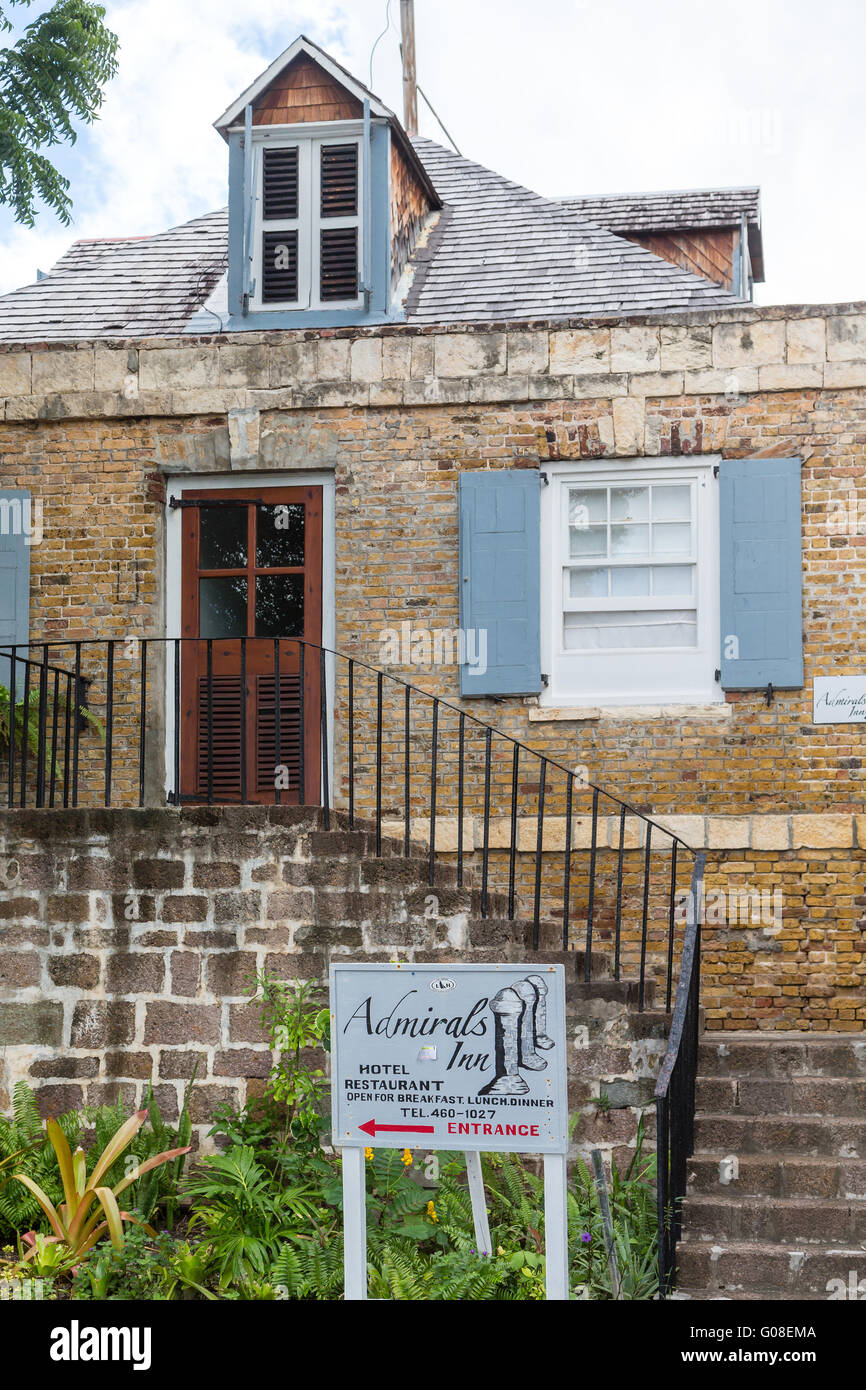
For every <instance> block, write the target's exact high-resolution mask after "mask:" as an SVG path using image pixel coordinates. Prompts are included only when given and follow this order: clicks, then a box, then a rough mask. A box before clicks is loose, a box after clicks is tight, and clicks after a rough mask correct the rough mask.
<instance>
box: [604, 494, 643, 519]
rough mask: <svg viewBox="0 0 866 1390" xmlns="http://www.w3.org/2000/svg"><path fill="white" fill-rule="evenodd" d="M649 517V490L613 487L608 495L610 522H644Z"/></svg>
mask: <svg viewBox="0 0 866 1390" xmlns="http://www.w3.org/2000/svg"><path fill="white" fill-rule="evenodd" d="M648 517H649V489H648V488H645V487H615V488H612V489H611V494H610V519H611V521H646V520H647V518H648Z"/></svg>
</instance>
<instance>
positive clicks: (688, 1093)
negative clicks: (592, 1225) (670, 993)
mask: <svg viewBox="0 0 866 1390" xmlns="http://www.w3.org/2000/svg"><path fill="white" fill-rule="evenodd" d="M705 861H706V856H705V855H704V853H703V852H700V853H699V854H697V855H696V857H695V865H694V870H693V872H692V881H691V886H690V889H689V896H688V899H687V903H686V932H685V939H684V941H683V950H682V955H681V957H680V975H679V981H678V983H677V995H676V1001H675V1003H674V1012H673V1018H672V1020H671V1029H670V1033H669V1035H668V1043H667V1049H666V1051H665V1055H664V1059H663V1061H662V1065H661V1067H660V1068H659V1075H658V1080H657V1082H656V1087H655V1102H656V1163H657V1177H656V1184H657V1186H656V1198H657V1221H658V1269H659V1293H660V1296H661V1297H662V1298H665V1297H666V1296H667V1294H668V1293H669V1292H670V1291H671V1289H672V1287H673V1284H674V1282H675V1279H676V1251H677V1243H678V1241H679V1238H680V1235H681V1232H682V1203H683V1199H684V1198H685V1195H686V1182H687V1171H686V1170H687V1162H688V1159H689V1158H691V1156H692V1153H693V1152H694V1130H695V1084H696V1080H697V1062H698V1047H699V1037H700V979H701V923H700V919H701V910H700V903H701V900H702V895H703V880H704V867H705Z"/></svg>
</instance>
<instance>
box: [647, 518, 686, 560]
mask: <svg viewBox="0 0 866 1390" xmlns="http://www.w3.org/2000/svg"><path fill="white" fill-rule="evenodd" d="M691 552H692V528H691V526H690V525H689V523H688V522H687V521H663V522H656V523H654V524H653V554H654V555H690V554H691Z"/></svg>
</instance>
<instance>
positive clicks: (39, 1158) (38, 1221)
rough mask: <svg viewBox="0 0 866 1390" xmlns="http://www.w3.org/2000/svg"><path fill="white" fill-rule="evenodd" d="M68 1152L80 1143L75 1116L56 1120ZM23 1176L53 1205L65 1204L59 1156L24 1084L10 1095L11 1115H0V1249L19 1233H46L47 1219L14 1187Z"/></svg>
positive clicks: (32, 1199) (25, 1192)
mask: <svg viewBox="0 0 866 1390" xmlns="http://www.w3.org/2000/svg"><path fill="white" fill-rule="evenodd" d="M58 1124H59V1125H60V1128H61V1130H62V1131H63V1133H64V1135H65V1136H66V1140H67V1142H68V1144H69V1146H70V1148H75V1147H76V1146H77V1145H78V1143H79V1142H80V1138H81V1122H80V1120H79V1117H78V1115H76V1114H75V1113H70V1114H68V1115H61V1116H60V1119H59V1121H58ZM15 1173H25V1174H26V1175H27V1176H28V1177H29V1178H31V1179H32V1180H33V1181H34V1182H35V1183H36V1184H37V1185H38V1186H39V1187H40V1188H41V1190H42V1191H43V1192H44V1193H45V1194H46V1196H48V1197H49V1199H50V1200H51V1202H52V1203H53V1204H54V1205H55V1206H56V1205H57V1204H58V1203H59V1202H61V1201H62V1200H63V1180H62V1177H61V1174H60V1165H59V1164H58V1161H57V1154H56V1153H55V1151H54V1149H53V1148H52V1146H51V1142H50V1140H49V1139H48V1136H47V1135H46V1133H45V1131H44V1129H43V1127H42V1121H41V1119H40V1117H39V1108H38V1106H37V1104H36V1097H35V1096H34V1094H33V1092H32V1090H31V1089H30V1087H29V1086H28V1085H27V1082H26V1081H18V1082H16V1084H15V1087H14V1089H13V1092H12V1116H11V1118H8V1119H7V1118H6V1117H4V1116H0V1244H8V1243H9V1242H10V1241H11V1240H13V1239H14V1238H15V1237H16V1236H17V1235H18V1233H19V1232H20V1231H29V1230H31V1229H36V1230H43V1231H47V1230H48V1223H47V1219H46V1217H45V1215H44V1213H43V1211H42V1208H41V1207H40V1205H39V1202H38V1201H37V1200H36V1198H35V1197H34V1195H33V1194H32V1192H29V1191H28V1190H27V1189H26V1188H25V1187H22V1185H21V1183H18V1182H14V1181H13V1180H12V1179H13V1175H14V1174H15Z"/></svg>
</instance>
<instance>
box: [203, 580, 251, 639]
mask: <svg viewBox="0 0 866 1390" xmlns="http://www.w3.org/2000/svg"><path fill="white" fill-rule="evenodd" d="M198 605H199V619H198V631H199V636H200V637H245V636H246V631H247V581H246V579H245V578H244V577H243V575H240V574H236V575H228V574H227V575H225V576H223V577H220V578H218V579H200V580H199V587H198Z"/></svg>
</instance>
